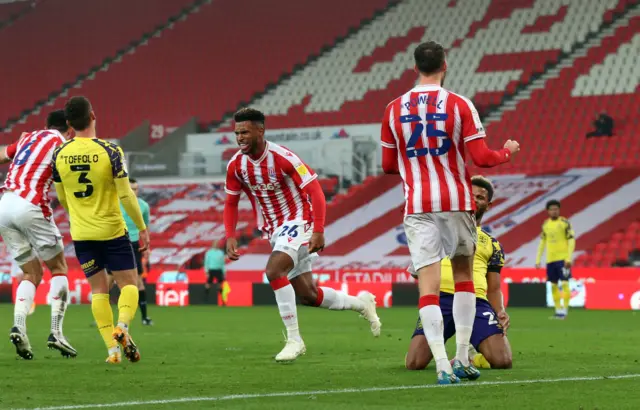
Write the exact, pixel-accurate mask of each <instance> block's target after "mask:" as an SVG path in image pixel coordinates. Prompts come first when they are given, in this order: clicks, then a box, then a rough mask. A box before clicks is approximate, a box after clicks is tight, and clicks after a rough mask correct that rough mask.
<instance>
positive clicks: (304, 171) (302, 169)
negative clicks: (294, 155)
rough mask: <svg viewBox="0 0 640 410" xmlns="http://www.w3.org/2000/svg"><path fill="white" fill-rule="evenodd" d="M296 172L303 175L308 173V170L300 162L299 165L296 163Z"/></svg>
mask: <svg viewBox="0 0 640 410" xmlns="http://www.w3.org/2000/svg"><path fill="white" fill-rule="evenodd" d="M296 172H298V175H300V176H301V177H303V176H305V175H307V174H308V173H309V170H308V169H307V167H306V166H305V165H304V164H300V165H296Z"/></svg>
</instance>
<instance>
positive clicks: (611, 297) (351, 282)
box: [0, 268, 640, 310]
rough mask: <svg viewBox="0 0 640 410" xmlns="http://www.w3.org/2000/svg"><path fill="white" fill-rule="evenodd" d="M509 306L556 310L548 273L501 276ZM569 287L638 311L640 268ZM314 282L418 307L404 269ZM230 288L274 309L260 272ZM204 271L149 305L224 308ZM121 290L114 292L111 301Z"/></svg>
mask: <svg viewBox="0 0 640 410" xmlns="http://www.w3.org/2000/svg"><path fill="white" fill-rule="evenodd" d="M69 276H70V277H69V282H70V298H71V300H70V303H71V304H84V303H90V301H91V296H90V295H91V291H90V287H89V284H88V282H87V281H86V279H84V275H83V273H82V272H81V271H76V270H72V271H71V272H70V274H69ZM501 276H502V291H503V294H504V300H505V304H506V305H507V306H517V307H545V306H549V307H550V306H553V300H552V298H551V288H550V285H549V284H548V283H545V277H544V271H542V270H536V269H516V268H505V269H504V270H503V272H502V275H501ZM573 276H574V279H572V280H571V281H570V284H571V302H570V306H571V307H583V308H587V309H616V310H640V268H599V269H593V268H575V269H574V271H573ZM314 279H315V280H316V282H317V283H318V284H321V285H322V286H328V287H331V288H334V289H339V290H342V291H345V292H347V293H349V294H353V295H357V294H358V293H359V292H362V291H368V292H371V293H373V294H374V295H375V296H376V299H377V302H378V306H379V307H385V308H387V307H392V306H417V304H418V292H417V287H416V285H415V282H414V281H413V279H412V278H411V277H410V276H409V275H407V274H406V272H404V271H400V270H377V271H373V270H371V271H367V270H363V271H346V270H339V271H333V272H321V273H319V274H314ZM227 280H228V283H229V286H230V288H231V292H230V293H229V300H228V305H229V306H257V305H275V299H274V295H273V290H272V289H271V287H270V286H269V285H268V284H267V283H266V280H265V279H264V273H263V272H262V271H243V272H240V271H238V272H236V271H231V272H228V274H227ZM205 281H206V278H205V275H204V273H203V272H202V271H200V270H198V271H188V270H186V271H160V270H153V271H152V272H150V273H149V276H148V277H147V293H148V300H149V301H150V303H155V304H156V305H160V306H187V305H202V304H209V305H220V304H221V302H220V301H219V300H218V296H217V292H216V290H215V286H214V289H212V290H211V292H209V293H207V292H206V291H205V287H204V283H205ZM16 288H17V282H16V281H15V280H12V278H10V277H9V275H8V274H0V302H7V303H9V302H12V301H13V300H14V297H15V290H16ZM117 296H118V290H117V289H115V290H113V291H112V301H114V303H115V301H116V300H117ZM36 303H37V304H49V303H50V296H49V279H45V280H43V282H42V283H41V284H40V285H39V286H38V290H37V293H36Z"/></svg>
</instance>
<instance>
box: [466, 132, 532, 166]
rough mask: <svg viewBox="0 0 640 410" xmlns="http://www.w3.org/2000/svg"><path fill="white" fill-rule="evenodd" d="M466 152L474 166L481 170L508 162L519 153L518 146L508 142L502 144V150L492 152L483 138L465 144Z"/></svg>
mask: <svg viewBox="0 0 640 410" xmlns="http://www.w3.org/2000/svg"><path fill="white" fill-rule="evenodd" d="M467 150H468V151H469V154H471V159H472V160H473V163H474V164H476V165H477V166H479V167H481V168H491V167H495V166H496V165H500V164H504V163H506V162H509V161H510V160H511V156H512V155H513V154H515V153H516V152H518V151H520V145H519V144H518V143H517V142H515V141H511V140H509V141H507V142H506V143H505V144H504V148H502V149H501V150H498V151H493V150H491V149H489V147H488V146H487V143H486V142H485V141H484V138H476V139H473V140H470V141H469V142H467Z"/></svg>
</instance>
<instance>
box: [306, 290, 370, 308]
mask: <svg viewBox="0 0 640 410" xmlns="http://www.w3.org/2000/svg"><path fill="white" fill-rule="evenodd" d="M316 306H318V307H322V308H325V309H329V310H355V311H356V312H362V311H363V310H364V303H363V302H362V301H361V300H360V299H358V298H357V297H355V296H351V295H348V294H346V293H344V292H340V291H337V290H335V289H332V288H325V287H319V288H318V300H317V301H316Z"/></svg>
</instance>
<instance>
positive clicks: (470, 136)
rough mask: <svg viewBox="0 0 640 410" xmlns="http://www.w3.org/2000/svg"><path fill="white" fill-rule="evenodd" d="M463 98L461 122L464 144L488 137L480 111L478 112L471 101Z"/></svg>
mask: <svg viewBox="0 0 640 410" xmlns="http://www.w3.org/2000/svg"><path fill="white" fill-rule="evenodd" d="M461 98H462V102H461V104H460V120H461V123H462V138H463V139H464V142H469V141H472V140H475V139H478V138H484V137H486V134H485V132H484V127H483V126H482V121H480V115H479V114H478V110H476V107H475V106H474V105H473V103H472V102H471V100H469V99H468V98H464V97H461Z"/></svg>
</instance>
